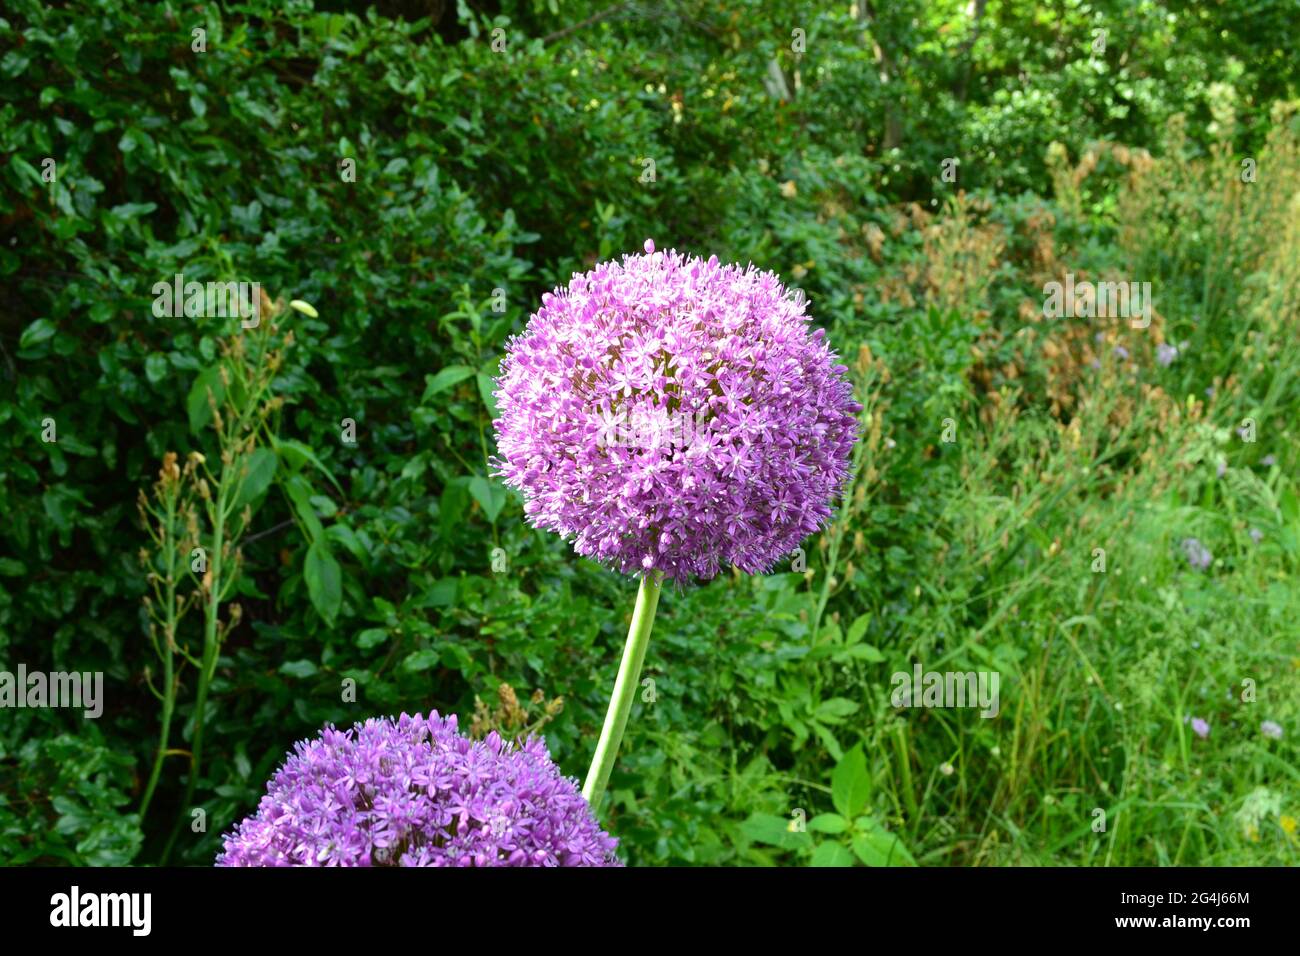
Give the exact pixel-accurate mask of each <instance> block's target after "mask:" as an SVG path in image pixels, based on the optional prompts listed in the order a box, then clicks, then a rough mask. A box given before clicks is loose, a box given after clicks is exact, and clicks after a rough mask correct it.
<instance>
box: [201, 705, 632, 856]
mask: <svg viewBox="0 0 1300 956" xmlns="http://www.w3.org/2000/svg"><path fill="white" fill-rule="evenodd" d="M617 842H618V841H616V840H615V839H614V838H613V837H611V836H609V835H608V834H606V833H605V832H604V831H603V830H601V828H600V825H599V824H598V823H597V822H596V820H595V818H594V817H593V816H592V813H591V809H590V808H589V807H588V806H587V801H586V800H584V799H583V798H582V794H580V793H579V792H578V788H577V786H576V785H575V783H574V781H573V780H570V779H568V778H566V777H563V776H561V774H560V771H559V769H558V768H557V767H556V766H555V764H554V763H552V762H551V758H550V754H548V753H547V750H546V744H545V743H544V742H543V741H542V740H541V739H539V738H536V737H533V738H529V739H528V740H527V741H526V742H525V743H524V744H523V745H522V746H518V747H516V746H512V745H510V744H506V743H504V742H503V741H502V739H501V738H500V736H498V735H497V734H496V733H495V732H493V733H491V734H489V735H488V736H487V737H486V738H485V739H484V740H481V741H472V740H470V739H469V738H468V737H464V736H461V735H460V734H459V733H457V731H456V717H455V716H454V715H453V716H450V717H439V716H438V714H437V713H436V712H432V713H430V714H429V716H428V718H427V719H426V718H424V717H421V716H420V715H419V714H417V715H415V716H414V717H410V716H408V715H406V714H402V715H401V716H400V717H399V718H397V719H396V720H393V719H392V718H388V717H382V718H375V719H371V720H367V721H364V722H363V723H358V724H356V725H355V726H353V727H352V729H350V730H346V731H340V730H335V729H334V728H333V727H326V728H325V729H324V730H322V731H321V733H320V735H319V736H318V737H316V738H315V739H313V740H303V741H300V742H299V743H298V744H296V745H295V747H294V752H293V753H292V754H290V755H289V758H288V760H286V761H285V763H284V765H283V766H282V767H281V768H280V769H279V770H278V771H277V772H276V774H275V776H274V777H273V778H272V779H271V782H270V784H269V785H268V786H267V790H266V795H265V796H264V797H262V801H261V803H260V804H259V805H258V808H257V812H256V813H255V814H253V815H252V816H251V817H248V818H247V819H245V820H244V821H242V822H241V823H239V824H237V825H236V826H235V829H234V830H233V831H232V832H231V833H229V834H227V835H226V836H225V839H224V848H223V850H222V852H221V854H220V855H219V856H218V857H217V866H619V865H620V863H619V861H618V858H617V857H616V856H615V855H614V848H615V847H616V846H617Z"/></svg>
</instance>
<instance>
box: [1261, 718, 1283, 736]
mask: <svg viewBox="0 0 1300 956" xmlns="http://www.w3.org/2000/svg"><path fill="white" fill-rule="evenodd" d="M1259 732H1260V733H1261V734H1263V735H1264V736H1265V737H1268V738H1269V739H1270V740H1281V739H1282V725H1281V724H1279V723H1278V722H1277V721H1275V720H1266V721H1264V722H1263V723H1261V724H1260V725H1259Z"/></svg>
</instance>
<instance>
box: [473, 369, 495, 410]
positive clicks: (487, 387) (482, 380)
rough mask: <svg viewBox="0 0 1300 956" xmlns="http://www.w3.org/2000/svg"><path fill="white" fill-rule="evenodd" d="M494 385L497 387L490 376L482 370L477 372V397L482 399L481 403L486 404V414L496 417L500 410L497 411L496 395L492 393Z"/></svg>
mask: <svg viewBox="0 0 1300 956" xmlns="http://www.w3.org/2000/svg"><path fill="white" fill-rule="evenodd" d="M496 387H497V386H496V382H494V381H492V379H491V377H490V376H487V375H484V374H483V373H482V372H479V374H478V393H479V397H480V398H482V399H483V404H484V405H486V406H487V410H488V414H489V415H490V416H492V418H497V417H498V416H499V415H500V412H498V411H497V400H496V396H494V395H493V394H492V392H493V391H494V390H495V389H496Z"/></svg>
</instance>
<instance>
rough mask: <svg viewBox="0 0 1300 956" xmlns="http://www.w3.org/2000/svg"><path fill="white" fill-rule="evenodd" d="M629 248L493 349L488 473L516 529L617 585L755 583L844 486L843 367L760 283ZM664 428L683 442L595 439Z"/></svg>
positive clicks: (846, 391)
mask: <svg viewBox="0 0 1300 956" xmlns="http://www.w3.org/2000/svg"><path fill="white" fill-rule="evenodd" d="M645 250H646V254H645V255H629V256H624V257H623V261H622V263H616V262H605V263H601V264H599V265H597V266H596V268H595V269H593V270H592V271H591V272H587V273H582V274H578V275H574V276H573V278H572V279H571V280H570V282H569V285H568V287H567V288H564V289H557V290H556V291H555V292H554V293H549V294H547V295H544V296H542V305H541V308H539V309H538V310H537V312H536V313H535V314H534V315H533V316H532V317H531V318H530V319H529V321H528V326H527V328H526V329H525V330H524V332H523V333H522V334H521V335H517V336H515V337H513V338H512V339H511V340H510V344H509V347H508V350H507V353H506V357H505V359H504V360H503V362H502V363H501V375H500V378H499V379H498V380H497V390H496V393H495V394H496V397H497V404H498V407H499V408H500V413H501V415H500V418H498V419H497V420H496V421H495V422H494V423H493V424H494V426H495V428H496V434H497V449H498V452H499V458H497V459H494V460H493V468H494V470H495V471H496V473H497V474H499V475H501V476H502V477H503V479H504V481H505V484H506V485H508V486H509V487H511V488H515V489H518V490H519V491H520V492H522V493H523V496H524V514H525V515H526V516H527V518H528V520H529V521H530V523H532V524H533V525H534V526H535V527H538V528H542V529H545V530H548V531H554V532H556V533H557V534H560V535H562V536H563V537H565V538H566V539H571V540H572V541H573V549H574V551H576V552H577V553H578V554H581V555H584V556H586V557H589V558H593V559H595V560H597V561H600V562H602V563H605V564H607V565H609V566H612V567H614V568H616V569H617V570H619V571H621V572H623V573H642V572H647V571H652V570H653V571H660V572H662V573H663V574H664V575H665V576H666V577H669V578H673V579H683V578H690V577H699V578H705V579H707V578H712V577H714V576H715V575H717V574H718V572H719V571H720V570H721V569H722V568H724V567H725V566H726V565H728V564H730V565H735V566H736V567H739V568H740V569H741V570H743V571H747V572H750V573H759V572H764V571H767V570H768V569H770V568H771V567H773V566H774V565H775V564H776V562H777V561H778V560H780V559H781V558H782V557H784V556H786V555H788V554H789V553H790V552H792V551H793V550H794V549H795V547H796V546H797V545H798V544H799V542H800V541H802V540H803V539H804V538H805V537H807V536H808V535H810V534H812V533H813V532H815V531H816V530H817V529H818V528H820V527H822V526H823V525H824V524H825V523H826V522H827V521H829V520H830V517H831V513H832V512H831V502H832V500H833V499H834V498H835V497H836V496H837V495H838V494H839V493H840V492H841V491H842V490H843V488H844V485H845V482H846V480H847V479H848V477H849V470H850V464H849V458H850V452H851V450H852V448H853V444H854V442H855V441H856V440H857V431H858V423H857V413H858V412H859V411H860V410H861V406H860V405H859V404H858V403H857V402H856V401H854V399H853V388H852V385H851V384H850V382H849V380H848V379H847V378H846V375H845V373H846V372H847V369H846V368H845V366H843V365H840V364H838V363H837V358H836V355H835V353H834V352H833V351H831V349H830V346H829V345H828V344H827V343H826V341H825V332H824V331H823V330H822V329H815V330H814V329H812V328H811V327H810V319H809V317H808V315H807V314H806V313H805V302H804V300H803V298H802V297H801V296H796V295H791V294H790V293H789V292H787V290H786V289H785V287H784V286H783V285H782V284H781V282H780V280H779V279H778V278H777V277H776V276H775V275H774V274H772V273H770V272H762V271H760V270H758V269H757V268H755V267H754V266H752V265H751V266H749V267H747V268H742V267H740V266H736V265H720V264H719V263H718V259H717V257H716V256H712V257H710V258H709V259H708V260H707V261H705V260H703V259H699V258H696V257H694V256H691V257H686V256H682V255H680V254H679V253H677V252H675V251H672V250H670V251H668V252H655V248H654V243H653V242H651V241H649V240H647V241H646V244H645ZM665 419H675V420H677V421H678V422H679V423H680V422H683V421H684V422H686V423H688V429H687V430H688V431H689V432H690V436H689V440H688V441H685V442H681V443H678V442H670V441H663V440H660V437H659V436H661V435H662V433H663V429H661V428H658V427H656V428H655V429H653V432H654V434H653V435H651V436H650V438H649V440H640V441H634V442H631V443H613V444H611V443H610V442H608V441H605V440H602V436H603V435H605V434H607V433H608V432H609V430H610V427H611V425H613V424H614V423H616V422H624V423H626V422H628V421H636V422H640V423H645V422H660V421H662V420H665Z"/></svg>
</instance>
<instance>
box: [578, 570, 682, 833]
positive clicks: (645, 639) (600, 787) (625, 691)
mask: <svg viewBox="0 0 1300 956" xmlns="http://www.w3.org/2000/svg"><path fill="white" fill-rule="evenodd" d="M661 581H662V578H661V576H660V575H659V574H658V573H657V572H655V573H651V574H646V575H643V576H642V578H641V589H640V590H639V591H638V592H637V595H636V608H635V609H634V610H633V611H632V626H631V627H630V628H628V632H627V644H625V645H624V647H623V661H622V663H621V664H619V666H618V679H617V680H615V682H614V693H613V695H612V696H611V697H610V699H609V711H608V712H607V713H606V714H605V726H604V727H602V728H601V730H600V740H599V742H597V744H596V754H595V756H593V757H592V758H591V769H590V770H588V771H587V782H586V783H584V784H583V785H582V795H583V796H584V797H586V799H587V803H588V804H590V805H591V809H592V811H593V812H595V810H596V807H597V805H598V804H599V803H600V798H601V797H602V796H604V794H605V785H606V784H608V783H609V774H610V771H612V770H613V769H614V760H615V759H616V758H617V757H618V747H619V744H621V743H622V742H623V731H624V730H626V729H627V717H628V714H629V713H631V711H632V696H633V694H635V693H636V688H637V686H638V683H639V681H640V679H641V665H642V664H644V663H645V652H646V648H647V647H649V646H650V629H651V628H652V627H654V623H655V608H656V607H658V606H659V590H660V584H661Z"/></svg>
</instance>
